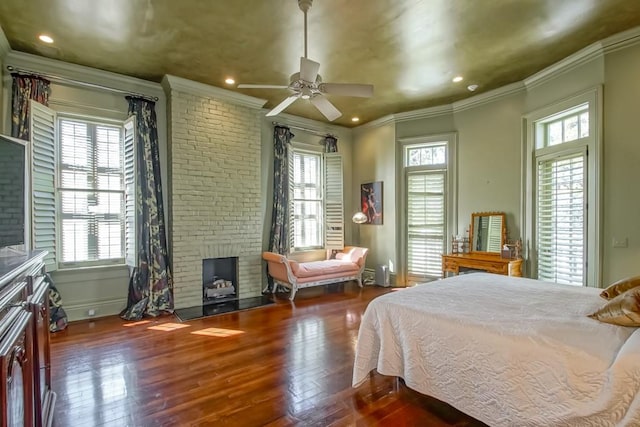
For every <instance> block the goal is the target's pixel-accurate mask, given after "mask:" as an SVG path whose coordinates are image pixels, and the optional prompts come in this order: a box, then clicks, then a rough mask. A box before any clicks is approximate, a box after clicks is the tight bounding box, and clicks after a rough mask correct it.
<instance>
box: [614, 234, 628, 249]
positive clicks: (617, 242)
mask: <svg viewBox="0 0 640 427" xmlns="http://www.w3.org/2000/svg"><path fill="white" fill-rule="evenodd" d="M613 247H614V248H627V247H629V239H628V238H626V237H624V238H622V239H616V238H615V237H614V238H613Z"/></svg>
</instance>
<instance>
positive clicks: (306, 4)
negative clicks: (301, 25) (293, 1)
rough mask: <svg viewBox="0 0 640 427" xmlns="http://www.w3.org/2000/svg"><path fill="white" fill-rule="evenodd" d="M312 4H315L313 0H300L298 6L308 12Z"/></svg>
mask: <svg viewBox="0 0 640 427" xmlns="http://www.w3.org/2000/svg"><path fill="white" fill-rule="evenodd" d="M312 4H313V0H298V7H299V8H300V10H301V11H303V12H306V11H308V10H309V9H311V5H312Z"/></svg>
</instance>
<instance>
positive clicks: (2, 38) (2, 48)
mask: <svg viewBox="0 0 640 427" xmlns="http://www.w3.org/2000/svg"><path fill="white" fill-rule="evenodd" d="M9 52H11V45H10V44H9V40H7V36H6V35H5V34H4V31H3V30H2V27H1V26H0V59H1V58H4V57H5V55H6V54H7V53H9ZM0 74H1V73H0Z"/></svg>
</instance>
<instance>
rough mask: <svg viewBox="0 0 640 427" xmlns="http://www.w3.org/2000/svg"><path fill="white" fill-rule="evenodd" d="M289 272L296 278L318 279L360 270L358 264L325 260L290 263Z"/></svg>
mask: <svg viewBox="0 0 640 427" xmlns="http://www.w3.org/2000/svg"><path fill="white" fill-rule="evenodd" d="M290 265H291V271H293V274H295V275H296V277H299V278H302V277H319V276H324V275H331V274H336V273H341V274H344V273H351V272H352V273H354V274H355V273H357V272H358V270H359V269H360V268H359V267H358V264H356V263H354V262H351V261H343V260H339V259H327V260H323V261H311V262H303V263H298V262H295V261H294V262H293V263H290Z"/></svg>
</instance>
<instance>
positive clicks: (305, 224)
mask: <svg viewBox="0 0 640 427" xmlns="http://www.w3.org/2000/svg"><path fill="white" fill-rule="evenodd" d="M292 157H293V160H292V161H293V174H292V175H291V176H292V177H293V179H292V181H291V189H292V194H293V197H292V200H293V205H292V208H293V228H292V229H293V248H294V250H301V249H313V248H321V247H322V246H323V238H322V236H323V221H322V155H321V154H317V153H310V152H304V151H298V150H294V151H293V155H292Z"/></svg>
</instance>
